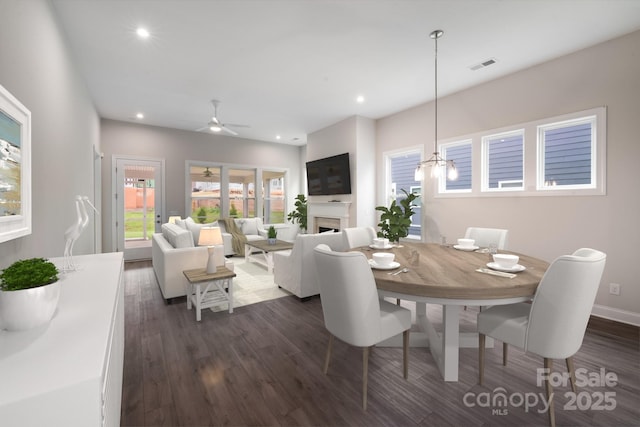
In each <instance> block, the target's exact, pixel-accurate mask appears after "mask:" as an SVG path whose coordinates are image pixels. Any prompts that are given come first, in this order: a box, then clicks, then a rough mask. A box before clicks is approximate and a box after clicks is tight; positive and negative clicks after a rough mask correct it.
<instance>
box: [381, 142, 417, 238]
mask: <svg viewBox="0 0 640 427" xmlns="http://www.w3.org/2000/svg"><path fill="white" fill-rule="evenodd" d="M386 158H387V162H386V164H387V177H388V178H387V179H389V180H390V182H387V194H388V197H387V200H388V203H386V205H387V206H388V205H389V204H390V203H391V200H396V203H400V200H402V199H404V198H405V197H406V196H405V194H404V193H403V192H402V190H404V191H406V192H407V193H414V194H422V187H421V185H422V184H421V182H420V181H416V180H415V178H414V175H415V170H416V165H418V163H420V160H421V159H422V155H421V153H420V151H419V150H412V151H403V152H399V153H393V154H387V155H386ZM413 211H414V214H413V215H412V216H411V226H410V227H409V236H408V237H413V238H415V239H420V237H421V222H422V203H421V198H420V197H419V198H417V199H415V201H414V206H413Z"/></svg>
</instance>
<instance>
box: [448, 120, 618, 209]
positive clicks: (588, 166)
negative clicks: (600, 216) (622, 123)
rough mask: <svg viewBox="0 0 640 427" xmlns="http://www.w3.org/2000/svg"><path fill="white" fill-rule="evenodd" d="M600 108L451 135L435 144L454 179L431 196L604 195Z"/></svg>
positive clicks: (603, 130)
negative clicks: (451, 167) (455, 175)
mask: <svg viewBox="0 0 640 427" xmlns="http://www.w3.org/2000/svg"><path fill="white" fill-rule="evenodd" d="M606 113H607V110H606V107H598V108H593V109H590V110H584V111H578V112H574V113H569V114H564V115H561V116H556V117H550V118H545V119H541V120H535V121H531V122H527V123H519V124H514V125H512V126H506V127H503V128H500V129H494V130H484V131H481V132H476V133H474V134H471V135H466V136H463V137H460V136H458V137H455V138H451V139H448V140H445V141H442V142H441V143H440V144H439V147H440V150H441V154H442V157H444V158H445V159H447V160H453V161H454V162H455V164H456V168H457V169H458V176H459V177H458V180H457V181H445V180H439V181H438V187H437V192H436V197H516V196H517V197H529V196H565V195H575V196H578V195H580V196H587V195H588V196H591V195H604V194H606V154H607V151H606V148H607V147H606V145H607V141H606V135H607V130H606V120H607V116H606Z"/></svg>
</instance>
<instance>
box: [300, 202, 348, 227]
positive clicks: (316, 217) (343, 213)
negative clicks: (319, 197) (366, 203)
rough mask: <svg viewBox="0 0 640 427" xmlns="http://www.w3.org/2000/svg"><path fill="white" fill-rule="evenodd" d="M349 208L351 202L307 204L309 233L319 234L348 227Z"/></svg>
mask: <svg viewBox="0 0 640 427" xmlns="http://www.w3.org/2000/svg"><path fill="white" fill-rule="evenodd" d="M350 206H351V202H309V203H308V204H307V209H308V211H307V229H308V230H309V232H311V233H321V232H323V231H329V230H335V231H340V230H342V229H344V228H347V227H349V207H350Z"/></svg>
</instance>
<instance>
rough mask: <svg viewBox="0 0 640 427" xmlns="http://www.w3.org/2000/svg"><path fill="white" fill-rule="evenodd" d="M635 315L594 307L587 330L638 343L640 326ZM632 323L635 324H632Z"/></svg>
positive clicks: (603, 307)
mask: <svg viewBox="0 0 640 427" xmlns="http://www.w3.org/2000/svg"><path fill="white" fill-rule="evenodd" d="M638 317H639V315H638V314H637V313H631V312H628V311H624V310H619V309H614V308H611V307H605V306H601V305H596V306H594V307H593V310H592V312H591V318H590V319H589V324H588V325H587V329H588V330H590V331H592V332H595V333H601V334H606V335H613V336H616V337H620V338H625V339H630V340H634V341H639V342H640V326H638V323H639V322H638V320H639V319H638ZM634 321H635V322H636V324H634Z"/></svg>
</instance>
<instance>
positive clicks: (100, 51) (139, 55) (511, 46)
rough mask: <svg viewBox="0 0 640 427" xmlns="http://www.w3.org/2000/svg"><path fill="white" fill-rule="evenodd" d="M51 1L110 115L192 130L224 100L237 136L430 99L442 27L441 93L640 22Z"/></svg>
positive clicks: (482, 9)
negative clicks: (145, 34)
mask: <svg viewBox="0 0 640 427" xmlns="http://www.w3.org/2000/svg"><path fill="white" fill-rule="evenodd" d="M51 1H52V4H53V6H54V9H55V11H56V13H57V15H58V16H59V19H60V22H61V24H62V27H63V29H64V31H65V33H66V36H67V37H68V40H69V44H70V47H71V51H72V55H73V58H74V61H75V62H76V63H77V65H78V67H79V69H80V72H81V74H82V76H83V77H84V78H85V79H86V83H87V85H88V88H89V91H90V93H91V96H92V98H93V100H94V102H95V105H96V108H97V110H98V112H99V114H100V116H101V117H104V118H109V119H114V120H123V121H132V122H141V123H145V124H150V125H156V126H163V127H169V128H176V129H185V130H196V129H198V128H201V127H203V126H205V125H206V123H207V122H208V121H209V119H210V118H211V116H212V115H213V107H212V106H211V102H210V101H211V100H212V99H214V98H215V99H219V100H220V101H221V104H220V107H219V109H218V117H219V119H220V120H221V121H222V122H223V123H238V124H248V125H250V126H251V127H250V128H232V129H233V130H235V131H236V132H238V134H239V137H242V138H250V139H257V140H263V141H272V142H282V143H288V144H297V145H299V144H304V143H305V142H306V135H307V134H308V133H311V132H314V131H317V130H319V129H322V128H324V127H326V126H328V125H331V124H333V123H336V122H338V121H340V120H342V119H345V118H347V117H350V116H353V115H361V116H364V117H369V118H373V119H377V118H380V117H385V116H388V115H390V114H393V113H396V112H399V111H402V110H404V109H406V108H409V107H412V106H414V105H418V104H421V103H424V102H426V101H429V100H431V99H433V96H434V41H433V40H432V39H430V38H429V33H431V31H433V30H435V29H442V30H444V32H445V34H444V36H443V38H441V39H440V40H439V42H438V63H439V75H438V78H439V84H438V92H439V96H444V95H447V94H450V93H453V92H456V91H459V90H462V89H464V88H468V87H470V86H474V85H477V84H479V83H481V82H485V81H488V80H492V79H495V78H497V77H500V76H503V75H505V74H509V73H512V72H514V71H517V70H521V69H523V68H527V67H531V66H533V65H535V64H538V63H541V62H544V61H547V60H549V59H552V58H555V57H559V56H562V55H565V54H567V53H569V52H574V51H577V50H580V49H583V48H585V47H588V46H592V45H594V44H597V43H600V42H603V41H606V40H610V39H612V38H616V37H618V36H621V35H623V34H626V33H630V32H633V31H636V30H638V29H640V0H597V1H591V0H486V1H484V0H449V1H444V0H440V1H436V0H422V1H421V0H394V1H390V0H369V1H367V0H357V1H356V0H332V1H328V0H297V1H294V0H261V1H259V0H234V1H231V0H209V1H206V0H118V1H112V0H51ZM138 26H145V27H146V28H148V30H149V31H150V32H151V37H150V38H149V39H147V40H141V39H139V38H138V37H137V36H136V34H135V31H136V28H137V27H138ZM490 58H494V59H496V60H497V63H496V64H494V65H492V66H490V67H487V68H483V69H480V70H478V71H471V70H470V69H469V67H470V66H473V65H476V64H478V63H480V62H483V61H485V60H487V59H490ZM586 72H587V71H586ZM358 95H363V96H364V97H365V102H364V103H363V104H358V103H356V102H355V98H356V96H358ZM137 112H142V113H144V115H145V118H144V119H143V120H137V119H135V114H136V113H137ZM276 135H281V140H280V141H277V140H276V138H275V137H276Z"/></svg>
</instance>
